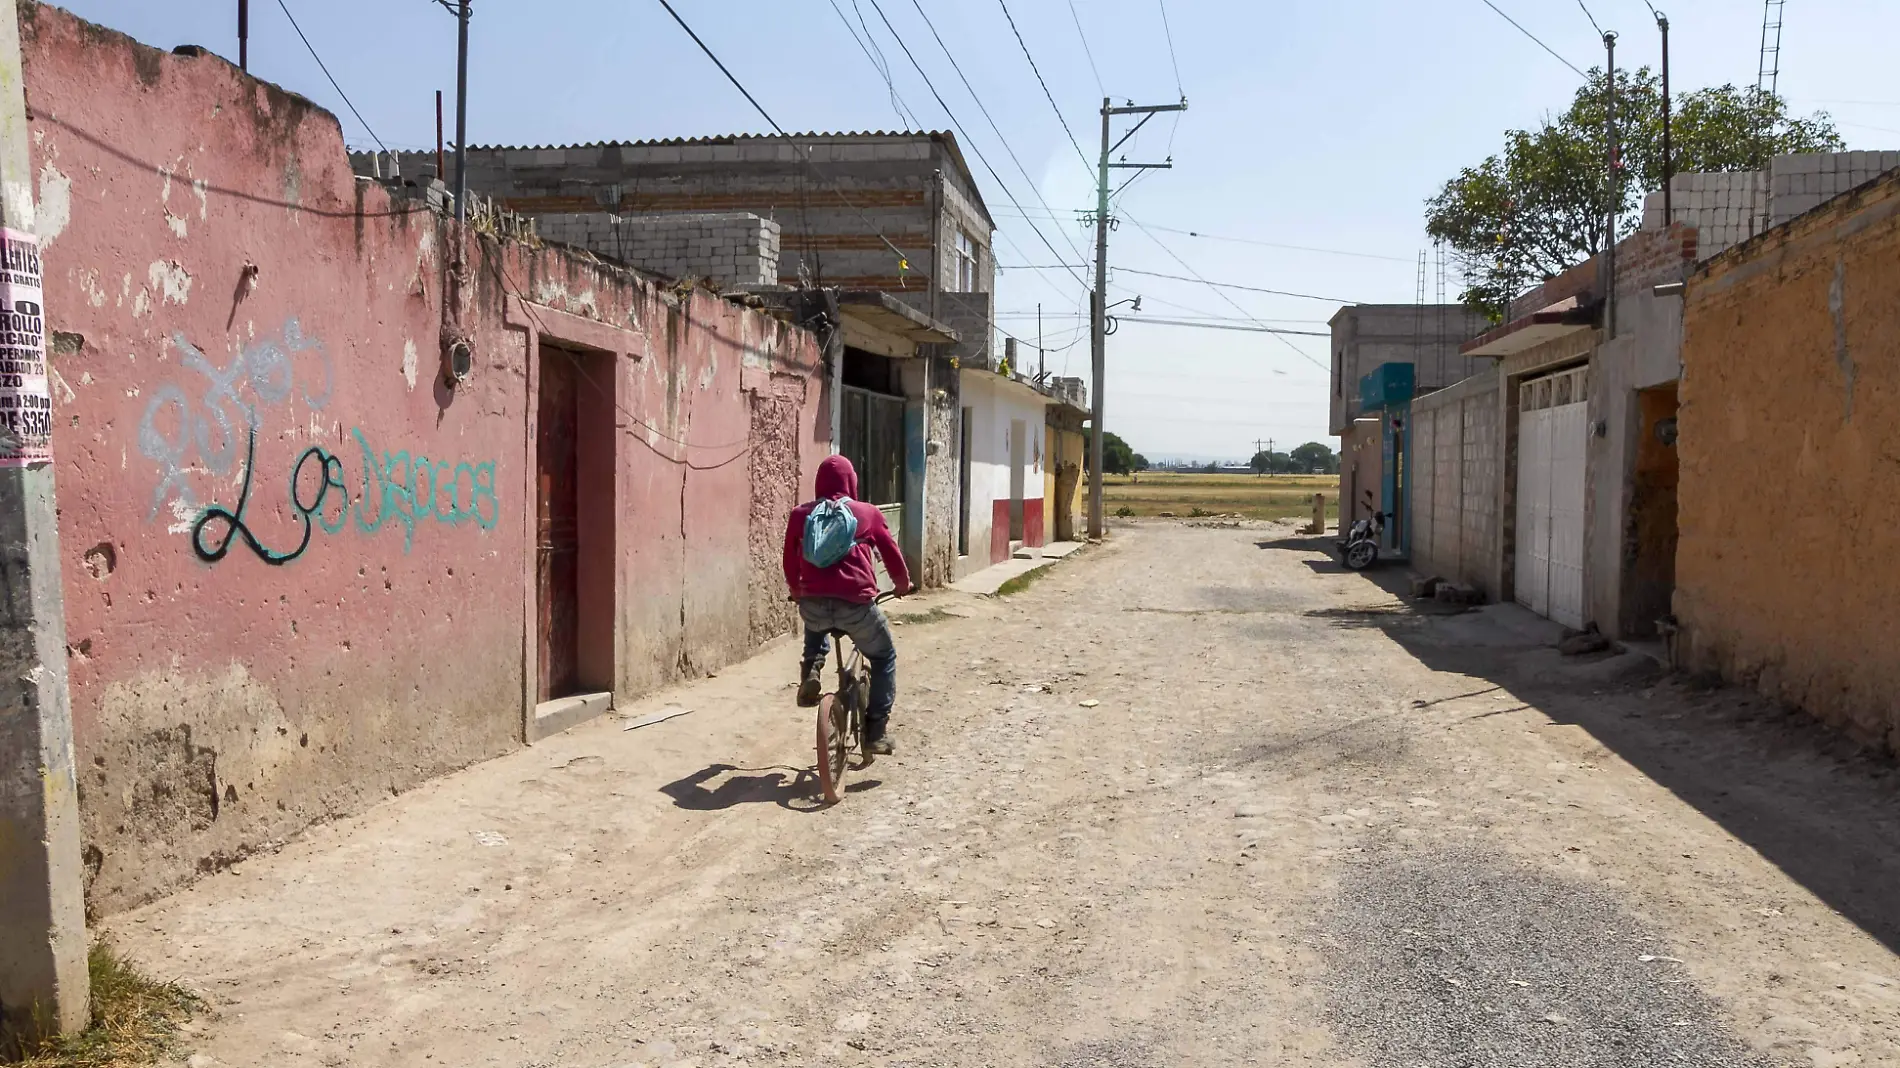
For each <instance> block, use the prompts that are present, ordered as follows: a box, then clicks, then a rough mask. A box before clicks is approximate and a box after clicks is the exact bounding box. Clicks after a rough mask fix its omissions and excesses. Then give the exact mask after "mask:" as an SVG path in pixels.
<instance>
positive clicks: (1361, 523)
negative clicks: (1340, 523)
mask: <svg viewBox="0 0 1900 1068" xmlns="http://www.w3.org/2000/svg"><path fill="white" fill-rule="evenodd" d="M1366 511H1367V512H1368V513H1370V514H1369V515H1367V517H1366V518H1364V519H1359V520H1355V521H1354V522H1353V524H1352V526H1351V527H1350V528H1349V529H1348V530H1347V531H1346V542H1345V545H1344V546H1343V547H1342V549H1341V552H1340V554H1339V561H1340V563H1342V564H1344V565H1346V570H1348V571H1364V570H1365V569H1367V568H1369V567H1371V566H1372V565H1374V564H1376V563H1378V562H1379V542H1380V541H1381V540H1382V539H1383V538H1384V537H1385V521H1386V520H1387V519H1390V518H1392V513H1390V512H1381V511H1379V505H1378V504H1377V502H1375V501H1374V500H1373V497H1372V491H1371V490H1367V491H1366Z"/></svg>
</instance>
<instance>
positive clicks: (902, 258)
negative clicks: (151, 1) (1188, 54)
mask: <svg viewBox="0 0 1900 1068" xmlns="http://www.w3.org/2000/svg"><path fill="white" fill-rule="evenodd" d="M277 2H278V3H280V4H281V3H283V0H277ZM659 2H660V6H661V7H663V8H665V9H666V13H667V14H669V15H671V16H673V21H674V22H677V23H679V26H680V29H682V30H685V31H686V36H688V37H691V38H692V39H693V43H694V44H696V45H698V46H699V50H700V51H701V52H704V53H705V54H706V58H707V59H710V60H712V61H713V66H715V67H718V68H719V73H721V74H724V75H725V76H726V80H727V81H729V82H731V83H732V87H733V88H735V89H737V90H739V94H740V95H741V96H743V97H745V98H746V102H747V103H749V104H751V105H752V108H753V110H754V111H757V112H758V113H759V115H760V116H761V117H763V118H764V119H765V121H766V122H767V123H770V124H771V127H772V129H774V130H776V131H778V134H779V136H781V137H784V138H787V139H788V140H789V139H791V138H792V135H791V134H789V133H786V132H785V128H784V127H783V126H780V125H779V124H778V120H776V119H774V118H772V116H771V113H770V112H768V111H766V110H765V108H764V107H763V106H761V105H760V104H759V102H758V100H757V99H756V98H754V97H753V95H752V93H751V92H750V91H749V90H747V89H746V87H745V86H744V85H743V84H742V83H741V82H740V81H739V79H738V78H736V77H734V76H733V73H732V71H731V70H729V69H727V67H726V64H725V63H724V61H722V60H721V59H720V58H719V57H718V56H717V55H716V54H714V52H713V50H712V49H711V48H709V47H707V45H706V42H705V41H703V40H701V39H700V37H699V34H697V33H695V32H693V28H692V27H691V26H688V25H687V24H686V20H685V19H683V18H681V17H680V13H679V12H677V11H675V10H673V5H672V4H671V3H669V2H668V0H659ZM887 25H888V22H887ZM898 43H900V44H902V43H903V42H901V41H900V42H898ZM792 147H793V148H794V149H797V150H799V151H801V153H802V154H803V156H804V164H805V167H806V168H807V169H808V170H810V171H811V172H812V174H814V175H816V176H817V177H818V178H819V180H821V181H823V182H824V183H825V184H826V185H829V186H830V187H831V190H832V192H833V193H836V194H837V196H838V201H839V203H841V204H843V205H844V206H845V207H847V208H850V209H851V210H852V211H853V212H856V213H857V216H858V218H859V219H861V220H863V221H864V224H865V225H866V226H868V227H870V228H871V232H872V233H874V234H876V235H877V239H878V240H879V241H882V242H884V247H885V248H888V249H890V250H891V253H892V255H895V256H896V257H897V259H898V262H899V263H900V264H905V263H909V262H910V257H909V255H908V254H907V253H905V252H904V250H903V249H900V248H898V247H897V246H896V245H895V244H894V243H892V241H891V239H890V238H889V237H887V236H886V235H885V234H884V231H882V230H880V229H878V227H877V224H876V223H874V222H872V221H871V217H870V216H869V215H866V214H865V213H864V209H863V208H860V207H858V205H857V204H855V203H853V202H852V200H851V198H850V197H848V196H846V195H845V192H844V189H843V188H842V187H841V186H839V185H838V183H837V182H834V181H832V180H831V179H830V178H827V177H825V175H824V172H822V171H820V170H819V169H818V165H817V164H816V163H814V162H812V158H811V146H809V145H801V144H798V143H797V141H796V140H793V141H792ZM978 155H979V157H980V156H981V153H978ZM1017 210H1019V211H1020V210H1021V209H1020V208H1018V209H1017ZM803 211H804V209H803V208H801V209H800V212H801V214H802V213H803ZM1045 243H1046V242H1045ZM1049 251H1050V252H1055V249H1054V248H1051V249H1050V250H1049ZM933 254H934V250H933ZM1056 255H1057V256H1058V257H1060V256H1061V253H1056ZM936 271H937V265H936V264H934V263H933V264H932V265H931V274H932V276H933V277H934V275H935V274H936Z"/></svg>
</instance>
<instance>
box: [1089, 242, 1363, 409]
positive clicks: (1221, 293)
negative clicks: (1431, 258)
mask: <svg viewBox="0 0 1900 1068" xmlns="http://www.w3.org/2000/svg"><path fill="white" fill-rule="evenodd" d="M1123 218H1125V219H1127V220H1128V221H1129V222H1131V223H1134V224H1135V228H1136V229H1138V230H1140V231H1141V232H1142V233H1143V234H1145V235H1147V238H1148V240H1150V241H1152V242H1154V243H1155V247H1156V248H1159V249H1160V250H1161V251H1163V252H1165V253H1167V254H1168V257H1169V258H1170V259H1172V260H1174V262H1176V263H1178V264H1180V265H1181V268H1182V269H1183V270H1185V271H1187V273H1189V274H1191V275H1193V276H1194V279H1193V280H1194V281H1197V282H1200V283H1201V284H1202V285H1205V286H1207V287H1208V288H1209V289H1211V290H1213V291H1214V293H1215V295H1216V296H1218V297H1220V299H1222V300H1224V301H1226V302H1227V303H1228V304H1230V305H1233V308H1234V310H1235V311H1237V312H1239V313H1240V314H1242V315H1245V316H1248V317H1249V318H1252V315H1251V314H1250V313H1249V312H1248V311H1247V309H1245V308H1243V307H1241V306H1240V302H1238V301H1236V300H1235V299H1234V298H1232V297H1230V296H1228V295H1227V291H1226V290H1225V289H1222V288H1220V287H1219V286H1217V285H1215V284H1214V283H1212V282H1209V281H1208V280H1207V279H1206V278H1203V277H1202V276H1201V274H1200V272H1199V271H1196V270H1195V269H1194V267H1193V265H1192V264H1190V263H1188V261H1186V260H1184V259H1182V258H1181V257H1180V256H1179V255H1177V254H1176V253H1175V251H1174V250H1173V249H1171V248H1169V247H1168V246H1167V245H1166V244H1165V243H1163V242H1162V240H1161V239H1160V238H1158V237H1156V236H1155V235H1154V234H1153V233H1152V232H1151V231H1150V230H1149V229H1148V228H1147V227H1146V226H1143V225H1142V224H1141V220H1140V219H1137V218H1135V217H1134V216H1133V215H1128V214H1126V213H1124V215H1123ZM1123 269H1124V270H1126V269H1127V268H1123ZM1310 299H1314V300H1325V299H1327V298H1325V297H1312V298H1310ZM1347 303H1352V302H1350V301H1348V302H1347ZM1269 336H1270V337H1272V338H1273V339H1274V340H1275V341H1278V342H1279V343H1280V344H1282V345H1285V346H1286V347H1287V348H1289V349H1292V350H1293V351H1294V352H1295V353H1297V354H1298V355H1299V357H1300V358H1301V359H1303V360H1305V361H1307V362H1308V363H1310V364H1312V365H1314V366H1315V367H1318V368H1320V369H1321V370H1323V371H1325V372H1326V373H1327V374H1329V375H1330V374H1332V370H1333V369H1332V368H1331V367H1330V366H1328V365H1326V364H1323V363H1321V362H1320V361H1319V360H1318V359H1317V358H1315V357H1314V356H1313V355H1312V354H1311V353H1309V352H1307V351H1306V350H1304V349H1302V348H1300V347H1299V346H1297V345H1295V344H1293V342H1291V341H1288V340H1287V339H1286V338H1284V337H1281V336H1280V335H1278V334H1272V335H1269Z"/></svg>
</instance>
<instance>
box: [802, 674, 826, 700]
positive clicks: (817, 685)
mask: <svg viewBox="0 0 1900 1068" xmlns="http://www.w3.org/2000/svg"><path fill="white" fill-rule="evenodd" d="M824 673H825V669H824V668H823V667H822V666H820V667H813V668H810V669H808V670H807V671H806V672H805V677H804V679H802V680H801V681H800V682H799V684H798V707H800V708H817V707H818V702H819V700H820V699H821V698H823V697H824V689H825V680H824Z"/></svg>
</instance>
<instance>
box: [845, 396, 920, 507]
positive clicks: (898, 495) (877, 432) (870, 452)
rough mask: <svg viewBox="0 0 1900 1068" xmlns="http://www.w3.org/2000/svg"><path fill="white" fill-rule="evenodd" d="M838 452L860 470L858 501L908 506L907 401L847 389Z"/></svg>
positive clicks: (900, 398)
mask: <svg viewBox="0 0 1900 1068" xmlns="http://www.w3.org/2000/svg"><path fill="white" fill-rule="evenodd" d="M838 451H839V452H841V453H843V454H844V455H845V457H846V458H847V459H849V460H850V461H851V466H852V467H855V468H857V470H858V499H859V500H861V501H864V502H866V503H867V504H877V505H885V504H897V505H901V504H903V503H904V398H902V397H892V396H888V395H886V394H883V393H873V392H871V391H870V390H867V389H858V388H857V387H855V386H846V387H844V426H843V428H842V440H841V441H839V443H838Z"/></svg>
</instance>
